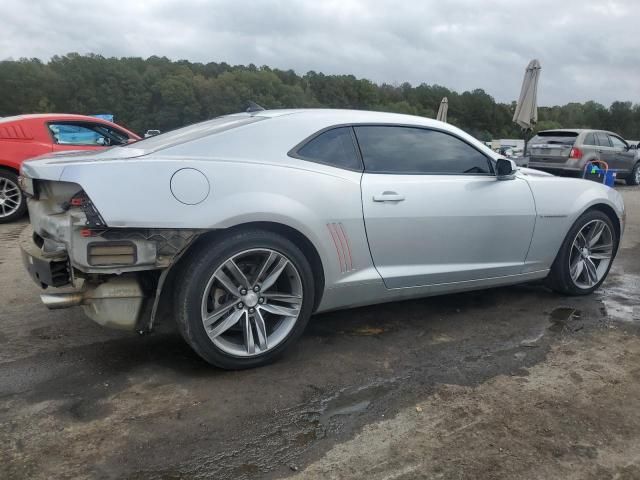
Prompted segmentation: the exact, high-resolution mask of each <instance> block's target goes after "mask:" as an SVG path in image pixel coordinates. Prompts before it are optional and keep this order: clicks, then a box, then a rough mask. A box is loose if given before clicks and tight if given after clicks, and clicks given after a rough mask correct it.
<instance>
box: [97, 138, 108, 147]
mask: <svg viewBox="0 0 640 480" xmlns="http://www.w3.org/2000/svg"><path fill="white" fill-rule="evenodd" d="M96 143H97V144H98V145H100V146H105V145H106V144H107V141H106V140H105V138H104V137H98V138H96Z"/></svg>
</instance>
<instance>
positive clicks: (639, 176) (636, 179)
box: [627, 162, 640, 185]
mask: <svg viewBox="0 0 640 480" xmlns="http://www.w3.org/2000/svg"><path fill="white" fill-rule="evenodd" d="M627 185H640V162H638V163H636V164H635V165H634V167H633V170H631V174H630V175H629V176H628V177H627Z"/></svg>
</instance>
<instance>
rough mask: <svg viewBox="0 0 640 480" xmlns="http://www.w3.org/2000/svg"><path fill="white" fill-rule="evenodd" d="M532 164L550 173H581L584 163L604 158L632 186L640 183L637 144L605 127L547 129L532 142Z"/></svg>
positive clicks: (530, 149)
mask: <svg viewBox="0 0 640 480" xmlns="http://www.w3.org/2000/svg"><path fill="white" fill-rule="evenodd" d="M527 152H528V154H529V167H530V168H537V169H539V170H545V171H548V172H551V173H561V172H564V173H573V174H575V175H578V174H580V175H581V174H582V172H583V171H584V167H585V165H586V164H587V163H588V162H590V161H593V160H601V161H604V162H606V163H607V165H609V168H610V169H614V170H616V171H617V172H618V174H617V177H618V178H619V179H624V180H626V181H627V184H629V185H638V184H640V159H639V158H638V155H637V150H636V146H635V145H631V144H629V143H628V142H627V141H625V140H624V139H623V138H622V137H620V136H619V135H616V134H615V133H612V132H605V131H603V130H584V129H562V130H545V131H543V132H538V134H537V135H536V136H535V137H533V138H532V139H531V140H530V141H529V145H528V146H527Z"/></svg>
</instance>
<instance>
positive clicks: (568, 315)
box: [549, 307, 583, 333]
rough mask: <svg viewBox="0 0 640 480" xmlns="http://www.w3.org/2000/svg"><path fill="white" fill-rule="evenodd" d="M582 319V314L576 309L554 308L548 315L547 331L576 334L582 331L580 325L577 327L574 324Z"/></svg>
mask: <svg viewBox="0 0 640 480" xmlns="http://www.w3.org/2000/svg"><path fill="white" fill-rule="evenodd" d="M581 318H582V312H581V311H580V310H578V309H575V308H571V307H558V308H555V309H554V310H553V311H552V312H551V314H550V315H549V321H550V322H551V326H550V327H549V330H550V331H552V332H557V333H561V332H566V331H569V332H577V331H578V330H580V329H582V328H583V327H582V325H577V324H576V322H578V321H580V319H581Z"/></svg>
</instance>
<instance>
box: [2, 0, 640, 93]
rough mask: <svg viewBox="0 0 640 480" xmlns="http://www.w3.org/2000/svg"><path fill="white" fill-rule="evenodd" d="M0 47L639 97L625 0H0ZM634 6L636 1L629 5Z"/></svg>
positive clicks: (639, 16)
mask: <svg viewBox="0 0 640 480" xmlns="http://www.w3.org/2000/svg"><path fill="white" fill-rule="evenodd" d="M2 4H3V6H2V15H0V59H8V58H13V59H17V58H20V57H38V58H41V59H43V60H46V59H49V58H50V57H51V56H52V55H56V54H58V55H60V54H65V53H68V52H73V51H75V52H79V53H89V52H93V53H99V54H102V55H105V56H142V57H148V56H150V55H159V56H167V57H169V58H171V59H174V60H176V59H188V60H191V61H199V62H210V61H215V62H223V61H225V62H228V63H231V64H249V63H254V64H256V65H269V66H273V67H278V68H282V69H289V68H291V69H293V70H295V71H296V72H298V73H305V72H307V71H309V70H315V71H317V72H324V73H352V74H354V75H356V76H357V77H365V78H369V79H371V80H374V81H376V82H390V83H402V82H405V81H408V82H411V83H413V84H418V83H422V82H425V83H429V84H434V83H437V84H439V85H444V86H446V87H449V88H452V89H455V90H458V91H463V90H469V89H474V88H483V89H484V90H486V91H487V92H488V93H489V94H491V95H493V96H494V97H495V98H496V99H497V100H498V101H505V102H508V101H511V100H515V99H517V97H518V93H519V89H520V84H521V81H522V76H523V74H524V69H525V67H526V65H527V63H528V62H529V60H531V59H533V58H537V59H538V60H539V61H540V63H541V64H542V72H541V77H540V85H539V94H538V101H539V104H541V105H552V104H564V103H567V102H571V101H585V100H590V99H594V100H597V101H599V102H601V103H604V104H606V105H609V104H610V103H611V102H612V101H613V100H631V101H633V102H634V103H635V102H639V103H640V9H639V8H637V7H639V6H640V5H639V4H640V2H638V0H616V1H607V0H597V1H594V0H536V1H522V2H520V1H517V0H491V1H489V0H487V1H482V0H419V1H408V0H393V1H388V0H366V1H365V0H337V1H336V0H307V1H302V0H300V1H294V0H254V1H244V0H146V1H135V2H134V1H129V2H116V1H109V2H107V1H103V2H97V1H96V2H92V1H86V0H84V1H81V0H55V1H36V0H31V1H27V0H3V2H2ZM633 7H636V8H633Z"/></svg>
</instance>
